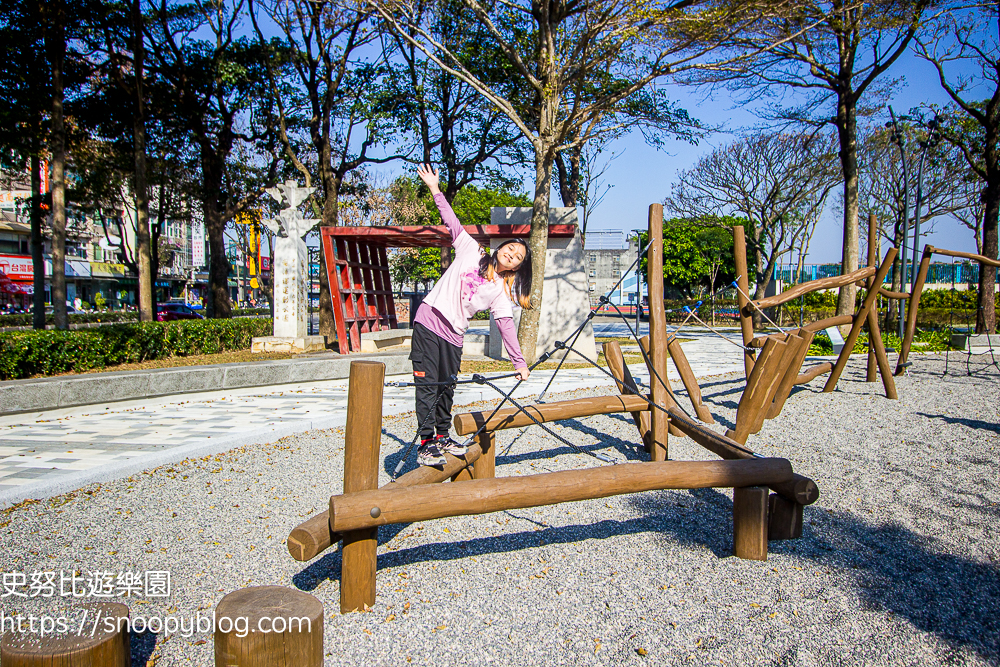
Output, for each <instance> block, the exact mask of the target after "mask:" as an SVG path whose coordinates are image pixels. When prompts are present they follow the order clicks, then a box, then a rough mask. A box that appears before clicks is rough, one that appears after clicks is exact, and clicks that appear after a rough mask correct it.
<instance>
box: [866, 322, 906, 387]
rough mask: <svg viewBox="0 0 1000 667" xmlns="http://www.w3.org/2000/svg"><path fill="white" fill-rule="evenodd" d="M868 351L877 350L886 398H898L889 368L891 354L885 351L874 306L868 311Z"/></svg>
mask: <svg viewBox="0 0 1000 667" xmlns="http://www.w3.org/2000/svg"><path fill="white" fill-rule="evenodd" d="M868 332H869V333H868V336H869V339H868V352H869V353H871V352H872V350H874V351H875V361H876V362H877V363H878V374H879V375H880V376H882V386H883V387H884V388H885V396H886V398H891V399H897V398H899V394H898V393H896V380H895V379H894V378H893V377H892V369H890V368H889V355H887V354H886V353H885V343H883V342H882V329H881V328H880V327H879V324H878V311H877V310H875V309H874V308H872V309H871V310H869V311H868Z"/></svg>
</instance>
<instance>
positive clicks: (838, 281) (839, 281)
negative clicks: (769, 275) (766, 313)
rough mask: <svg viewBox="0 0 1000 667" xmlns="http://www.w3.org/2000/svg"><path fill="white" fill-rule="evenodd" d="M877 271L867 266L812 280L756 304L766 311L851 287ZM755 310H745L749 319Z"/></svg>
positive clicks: (750, 308)
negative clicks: (818, 292) (808, 297)
mask: <svg viewBox="0 0 1000 667" xmlns="http://www.w3.org/2000/svg"><path fill="white" fill-rule="evenodd" d="M875 270H876V269H875V267H873V266H866V267H864V268H861V269H858V270H857V271H852V272H850V273H847V274H844V275H842V276H830V277H829V278H820V279H819V280H810V281H809V282H807V283H800V284H798V285H796V286H794V287H792V288H790V289H788V290H785V291H784V292H782V293H781V294H775V295H774V296H769V297H767V298H766V299H760V300H758V301H755V302H754V303H756V304H757V308H760V309H761V310H764V309H765V308H773V307H774V306H780V305H782V304H784V303H788V302H789V301H794V300H795V299H797V298H799V297H800V296H802V295H804V294H809V293H810V292H817V291H819V290H824V289H836V288H838V287H843V286H845V285H851V284H853V283H856V282H858V281H859V280H864V279H865V278H868V277H870V276H872V275H873V274H874V273H875ZM754 310H756V308H754V307H753V306H750V305H747V306H746V307H744V308H743V312H744V314H746V315H747V316H748V317H749V316H750V315H753V311H754Z"/></svg>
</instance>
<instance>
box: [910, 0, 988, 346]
mask: <svg viewBox="0 0 1000 667" xmlns="http://www.w3.org/2000/svg"><path fill="white" fill-rule="evenodd" d="M948 9H949V10H950V11H948V12H947V13H946V14H944V15H943V16H942V19H941V21H940V22H939V23H937V24H936V25H934V26H932V27H931V29H929V30H928V31H927V32H926V33H922V34H921V35H920V37H919V38H918V39H917V41H916V46H915V50H916V52H917V55H919V56H920V57H921V58H923V59H924V60H926V61H927V62H929V63H931V64H932V65H933V66H934V67H935V69H936V70H937V73H938V79H939V80H940V82H941V87H942V88H943V89H944V91H945V92H946V93H947V94H948V97H950V98H951V100H952V104H953V112H954V114H953V119H954V120H953V121H952V122H946V123H944V124H943V126H942V129H943V132H942V134H943V136H944V138H945V140H946V141H948V142H950V143H951V144H953V145H954V146H956V147H958V149H959V150H961V152H962V155H963V157H964V158H965V160H966V162H967V163H968V165H969V167H970V168H971V169H972V170H973V171H974V172H975V173H976V175H977V176H978V177H979V180H980V182H981V184H982V195H981V197H982V202H983V207H984V208H983V218H982V220H983V222H982V250H981V252H982V254H983V255H984V256H985V257H989V258H991V259H996V258H997V250H998V248H997V245H998V243H997V241H998V229H997V223H998V220H1000V146H998V141H1000V2H954V3H950V4H949V5H948ZM970 70H971V71H973V72H974V74H968V73H967V72H969V71H970ZM984 94H985V95H988V97H986V98H985V99H983V95H984ZM996 279H997V270H996V267H993V266H989V265H987V264H984V265H981V266H980V267H979V304H978V309H977V311H976V332H977V333H983V332H992V331H994V330H996V326H997V319H996V303H995V301H994V298H993V295H994V293H995V288H996Z"/></svg>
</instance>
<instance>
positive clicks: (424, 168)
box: [417, 164, 441, 195]
mask: <svg viewBox="0 0 1000 667" xmlns="http://www.w3.org/2000/svg"><path fill="white" fill-rule="evenodd" d="M417 176H419V177H420V180H421V181H423V182H424V183H425V184H427V187H428V188H430V190H431V195H436V194H438V193H440V192H441V189H440V188H438V171H437V169H433V168H432V167H431V166H430V165H429V164H422V165H420V166H419V167H417Z"/></svg>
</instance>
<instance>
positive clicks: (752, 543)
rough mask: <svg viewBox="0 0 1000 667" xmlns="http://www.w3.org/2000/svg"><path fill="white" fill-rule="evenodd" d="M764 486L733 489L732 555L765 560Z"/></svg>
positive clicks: (765, 504)
mask: <svg viewBox="0 0 1000 667" xmlns="http://www.w3.org/2000/svg"><path fill="white" fill-rule="evenodd" d="M767 494H768V489H767V487H766V486H745V487H740V488H735V489H733V555H734V556H736V557H737V558H746V559H748V560H767V502H768V500H767V498H768V495H767Z"/></svg>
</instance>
